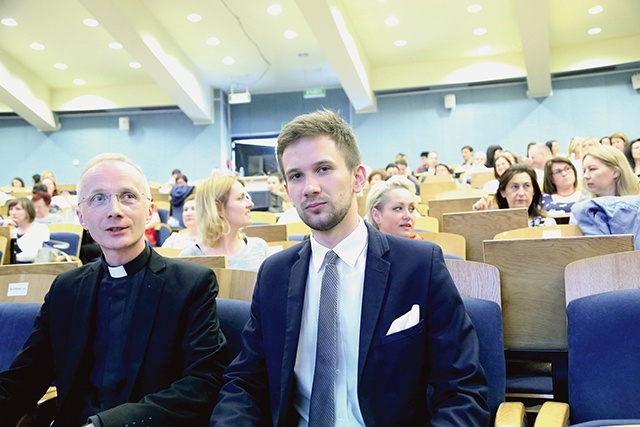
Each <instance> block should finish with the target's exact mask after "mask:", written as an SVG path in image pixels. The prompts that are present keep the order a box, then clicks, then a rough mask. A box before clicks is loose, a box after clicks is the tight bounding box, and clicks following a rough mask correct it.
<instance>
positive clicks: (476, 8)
mask: <svg viewBox="0 0 640 427" xmlns="http://www.w3.org/2000/svg"><path fill="white" fill-rule="evenodd" d="M481 10H482V6H480V5H479V4H472V5H470V6H467V12H469V13H478V12H480V11H481Z"/></svg>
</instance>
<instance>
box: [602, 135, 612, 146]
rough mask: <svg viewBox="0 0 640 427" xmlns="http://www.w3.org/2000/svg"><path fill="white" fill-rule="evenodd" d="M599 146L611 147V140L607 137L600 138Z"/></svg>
mask: <svg viewBox="0 0 640 427" xmlns="http://www.w3.org/2000/svg"><path fill="white" fill-rule="evenodd" d="M600 144H602V145H611V138H609V137H608V136H603V137H602V138H600Z"/></svg>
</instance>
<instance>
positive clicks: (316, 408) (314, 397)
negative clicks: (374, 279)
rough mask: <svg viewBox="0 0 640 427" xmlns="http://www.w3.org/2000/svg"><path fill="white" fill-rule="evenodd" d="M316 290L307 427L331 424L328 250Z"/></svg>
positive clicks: (334, 279)
mask: <svg viewBox="0 0 640 427" xmlns="http://www.w3.org/2000/svg"><path fill="white" fill-rule="evenodd" d="M324 259H325V261H326V265H325V268H324V275H323V276H322V289H321V290H320V309H319V313H318V343H317V349H316V367H315V371H314V374H313V386H312V388H311V403H310V405H309V427H325V426H333V425H334V424H335V414H334V412H335V383H336V372H337V370H338V269H337V267H336V261H337V259H338V255H336V253H335V252H333V251H329V252H327V254H326V255H325V257H324Z"/></svg>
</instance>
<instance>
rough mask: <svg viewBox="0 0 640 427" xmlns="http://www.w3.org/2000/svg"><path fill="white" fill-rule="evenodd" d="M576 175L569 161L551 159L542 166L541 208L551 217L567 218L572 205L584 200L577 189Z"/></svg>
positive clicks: (556, 158)
mask: <svg viewBox="0 0 640 427" xmlns="http://www.w3.org/2000/svg"><path fill="white" fill-rule="evenodd" d="M577 175H578V173H577V171H576V168H575V166H573V163H571V160H569V159H567V158H566V157H553V158H552V159H551V160H549V161H547V164H546V165H545V166H544V184H543V186H542V191H543V194H542V208H543V209H544V210H545V211H546V212H547V214H549V216H551V217H555V218H558V217H568V216H569V215H570V214H571V207H572V206H573V204H574V203H576V202H579V201H580V200H582V199H584V198H586V194H585V193H584V192H582V191H581V190H579V189H578V177H577Z"/></svg>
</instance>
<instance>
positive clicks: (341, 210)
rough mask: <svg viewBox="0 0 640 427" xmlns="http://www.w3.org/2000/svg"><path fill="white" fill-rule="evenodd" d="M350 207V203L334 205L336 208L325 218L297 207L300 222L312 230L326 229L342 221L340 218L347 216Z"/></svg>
mask: <svg viewBox="0 0 640 427" xmlns="http://www.w3.org/2000/svg"><path fill="white" fill-rule="evenodd" d="M350 208H351V204H350V203H345V204H344V205H341V206H336V208H335V209H334V210H333V211H332V212H330V213H329V216H328V217H327V218H326V219H323V218H322V214H313V213H310V212H308V211H306V210H304V209H300V208H298V215H300V218H301V219H302V222H304V223H305V224H307V225H308V226H309V228H311V229H312V230H315V231H328V230H331V229H333V228H334V227H336V226H337V225H338V224H340V223H341V222H342V220H343V219H344V218H345V217H346V216H347V213H348V212H349V209H350Z"/></svg>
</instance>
